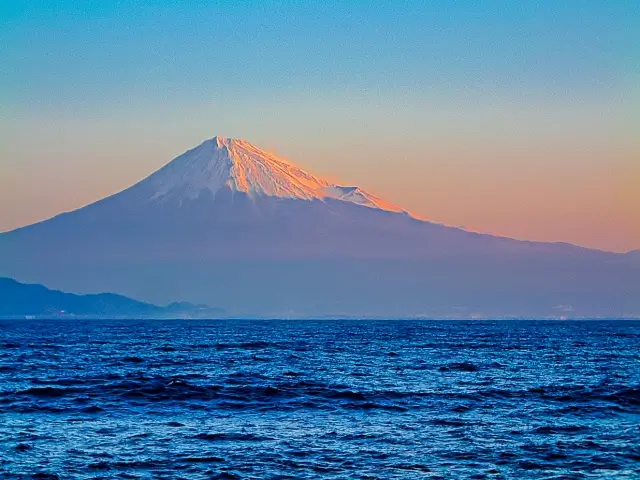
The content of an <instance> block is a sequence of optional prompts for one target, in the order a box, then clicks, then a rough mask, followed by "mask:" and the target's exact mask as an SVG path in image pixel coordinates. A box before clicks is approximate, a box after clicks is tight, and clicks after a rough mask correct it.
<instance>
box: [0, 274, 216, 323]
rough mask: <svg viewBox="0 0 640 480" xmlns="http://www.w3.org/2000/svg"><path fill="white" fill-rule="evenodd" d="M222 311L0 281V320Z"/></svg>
mask: <svg viewBox="0 0 640 480" xmlns="http://www.w3.org/2000/svg"><path fill="white" fill-rule="evenodd" d="M220 313H222V312H221V310H219V309H211V308H209V307H205V306H202V305H201V306H195V305H191V304H188V303H180V304H178V303H174V304H171V305H169V306H168V307H158V306H156V305H152V304H150V303H145V302H138V301H136V300H133V299H131V298H127V297H124V296H122V295H115V294H113V293H100V294H93V295H75V294H72V293H64V292H60V291H57V290H50V289H48V288H46V287H44V286H42V285H27V284H23V283H19V282H17V281H15V280H13V279H11V278H0V317H5V318H7V317H11V318H16V317H25V316H34V317H49V318H56V317H69V316H73V317H94V318H95V317H109V318H121V317H124V318H167V317H172V318H176V317H185V316H203V315H207V314H208V315H210V316H216V315H219V314H220Z"/></svg>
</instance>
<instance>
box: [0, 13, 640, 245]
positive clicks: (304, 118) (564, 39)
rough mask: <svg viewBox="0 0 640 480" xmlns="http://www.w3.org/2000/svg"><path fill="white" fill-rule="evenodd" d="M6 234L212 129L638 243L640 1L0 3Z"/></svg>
mask: <svg viewBox="0 0 640 480" xmlns="http://www.w3.org/2000/svg"><path fill="white" fill-rule="evenodd" d="M0 61H1V62H2V69H1V70H0V231H2V230H9V229H12V228H15V227H18V226H21V225H24V224H28V223H31V222H34V221H37V220H41V219H44V218H47V217H50V216H52V215H54V214H56V213H59V212H61V211H64V210H70V209H73V208H77V207H79V206H82V205H84V204H87V203H90V202H92V201H94V200H96V199H98V198H101V197H104V196H106V195H108V194H110V193H114V192H116V191H119V190H122V189H124V188H126V187H127V186H129V185H131V184H133V183H135V182H136V181H137V180H139V179H140V178H142V177H144V176H146V175H147V174H149V173H151V172H152V171H154V170H156V169H157V168H158V167H160V166H161V165H163V164H164V163H166V162H167V161H169V160H170V159H172V158H173V157H175V156H176V155H177V154H179V153H181V152H182V151H184V150H186V149H188V148H190V147H192V146H195V145H196V144H198V143H200V142H201V141H202V140H204V139H206V138H210V137H212V136H215V135H223V136H230V137H239V138H245V139H247V140H249V141H251V142H253V143H255V144H256V145H258V146H261V147H263V148H265V149H267V150H271V151H274V152H275V153H277V154H279V155H281V156H283V157H285V158H288V159H290V160H291V161H293V162H294V163H296V164H298V165H300V166H301V167H303V168H306V169H308V170H309V171H311V172H313V173H316V174H320V175H324V176H326V177H328V178H329V179H332V180H336V179H338V180H340V181H341V182H343V183H344V184H357V185H360V186H362V187H364V188H366V189H368V190H371V191H373V192H374V193H376V194H378V195H379V196H382V197H384V198H386V199H387V200H390V201H392V202H394V203H397V204H400V205H402V206H403V207H405V208H407V209H409V210H411V211H412V212H414V213H416V214H418V215H420V216H422V217H425V218H428V219H431V220H434V221H438V222H443V223H447V224H451V225H457V226H464V227H466V228H469V229H472V230H475V231H482V232H492V233H497V234H503V235H508V236H513V237H516V238H524V239H533V240H549V241H569V242H572V243H577V244H580V245H585V246H591V247H597V248H603V249H608V250H616V251H627V250H631V249H637V248H640V142H639V141H638V138H640V134H639V132H640V118H639V116H640V2H636V1H632V0H629V1H586V0H585V1H581V2H575V1H560V0H558V1H553V2H528V1H527V2H525V1H522V2H515V1H503V2H484V1H483V2H466V1H465V2H455V1H452V2H435V1H433V2H428V1H415V2H413V1H397V2H396V1H394V2H377V1H367V2H357V1H350V2H328V1H322V2H303V1H295V2H294V1H290V2H267V1H263V2H253V1H233V2H232V1H224V2H223V1H219V2H205V1H193V2H170V1H159V0H153V1H150V0H147V1H137V2H123V1H115V0H114V1H109V2H93V1H85V2H72V1H62V0H58V1H54V0H47V1H37V0H30V1H28V2H26V1H12V2H3V3H2V4H0Z"/></svg>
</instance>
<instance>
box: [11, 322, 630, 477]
mask: <svg viewBox="0 0 640 480" xmlns="http://www.w3.org/2000/svg"><path fill="white" fill-rule="evenodd" d="M603 477H609V478H640V323H639V322H622V321H621V322H422V321H370V322H364V321H323V322H311V321H309V322H305V321H298V322H294V321H290V322H287V321H162V322H160V321H142V322H141V321H88V322H87V321H46V322H40V321H38V322H34V321H18V322H0V478H42V479H47V478H187V479H191V478H194V479H197V478H226V479H233V478H255V479H262V478H336V479H338V478H340V479H342V478H362V479H374V478H383V479H386V478H476V479H481V478H518V479H526V478H567V479H569V478H603Z"/></svg>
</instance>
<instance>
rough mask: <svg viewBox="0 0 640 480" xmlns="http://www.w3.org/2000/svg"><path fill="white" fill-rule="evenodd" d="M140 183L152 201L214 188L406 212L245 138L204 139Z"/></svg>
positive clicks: (196, 195) (253, 194) (185, 195)
mask: <svg viewBox="0 0 640 480" xmlns="http://www.w3.org/2000/svg"><path fill="white" fill-rule="evenodd" d="M141 183H144V184H145V185H146V186H147V187H149V188H150V191H151V192H153V194H152V196H151V199H152V200H163V199H164V200H166V199H171V198H176V197H178V198H180V199H181V200H182V199H184V198H189V199H195V198H197V197H198V196H199V195H200V193H201V192H202V191H203V190H208V191H209V192H211V194H212V195H214V196H215V194H216V193H217V192H218V191H219V190H221V189H224V188H227V189H230V190H232V191H237V192H244V193H247V194H248V195H250V196H253V197H255V196H260V195H266V196H272V197H282V198H296V199H302V200H314V199H317V200H324V199H327V198H332V199H337V200H341V201H345V202H351V203H357V204H360V205H364V206H367V207H370V208H378V209H381V210H388V211H393V212H405V210H403V209H402V208H400V207H398V206H396V205H393V204H391V203H389V202H385V201H384V200H382V199H380V198H378V197H376V196H375V195H372V194H370V193H367V192H365V191H364V190H362V189H360V188H358V187H343V186H340V185H334V184H331V183H330V182H327V181H326V180H323V179H321V178H319V177H316V176H315V175H312V174H310V173H308V172H306V171H304V170H302V169H301V168H299V167H297V166H295V165H292V164H291V163H289V162H287V161H285V160H283V159H281V158H279V157H277V156H275V155H273V154H271V153H268V152H265V151H264V150H262V149H260V148H258V147H256V146H255V145H252V144H251V143H249V142H247V141H246V140H240V139H233V138H226V137H213V138H211V139H209V140H206V141H204V142H203V143H201V144H200V145H198V146H197V147H195V148H193V149H191V150H189V151H187V152H185V153H183V154H182V155H180V156H178V157H177V158H175V159H174V160H172V161H171V162H170V163H168V164H167V165H165V166H164V167H163V168H161V169H160V170H158V171H157V172H156V173H154V174H152V175H151V176H149V177H148V178H146V179H145V180H143V181H142V182H141Z"/></svg>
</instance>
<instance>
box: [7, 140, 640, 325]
mask: <svg viewBox="0 0 640 480" xmlns="http://www.w3.org/2000/svg"><path fill="white" fill-rule="evenodd" d="M0 274H3V275H8V276H13V277H15V278H20V279H23V280H28V281H38V282H46V283H48V284H51V285H55V286H56V287H59V288H65V289H69V290H74V291H87V290H88V291H97V290H99V291H105V290H108V291H117V292H122V293H126V294H128V295H132V296H135V297H136V298H143V299H145V300H148V301H153V302H156V303H166V302H167V301H169V299H172V298H185V299H187V300H189V301H192V302H198V303H200V302H204V303H210V304H224V305H225V306H228V307H229V308H230V309H232V312H233V313H237V314H242V313H256V314H263V315H275V316H305V315H323V314H341V313H344V314H349V315H358V314H365V315H368V316H385V315H386V316H395V315H414V314H424V315H437V316H463V317H466V316H473V315H476V314H477V315H486V316H491V315H499V316H503V315H508V316H547V315H552V316H553V315H558V316H561V315H563V314H564V313H566V310H567V308H566V306H567V305H568V306H570V311H571V312H572V315H578V316H615V315H630V314H635V313H636V312H640V295H637V294H638V293H640V271H639V268H638V264H637V262H632V261H629V257H628V256H625V255H619V254H614V253H608V252H601V251H597V250H590V249H585V248H581V247H576V246H573V245H568V244H562V243H557V244H553V243H541V242H523V241H517V240H513V239H509V238H502V237H495V236H491V235H481V234H477V233H472V232H468V231H465V230H461V229H457V228H451V227H447V226H444V225H440V224H436V223H431V222H426V221H422V220H418V219H416V218H414V217H412V216H411V215H410V214H408V213H407V212H406V211H404V210H403V209H401V208H400V207H396V206H395V205H393V204H390V203H388V202H385V201H384V200H382V199H379V198H377V197H375V196H374V195H372V194H370V193H368V192H365V191H363V190H362V189H359V188H358V187H344V186H340V185H332V184H330V183H329V182H326V181H324V180H322V179H320V178H318V177H315V176H313V175H311V174H309V173H307V172H305V171H304V170H302V169H300V168H298V167H295V166H293V165H290V164H289V163H287V162H285V161H283V160H281V159H278V158H277V157H275V156H273V155H271V154H268V153H265V152H263V151H261V150H260V149H258V148H257V147H254V146H253V145H251V144H249V143H248V142H245V141H242V140H230V139H223V138H219V137H215V138H213V139H211V140H208V141H205V142H204V143H203V144H201V145H200V146H198V147H196V148H194V149H192V150H189V151H188V152H186V153H185V154H183V155H181V156H179V157H177V158H176V159H175V160H173V161H172V162H170V163H169V164H167V165H165V166H164V167H163V168H161V169H160V170H158V171H157V172H155V173H154V174H152V175H150V176H149V177H147V178H146V179H144V180H142V181H141V182H139V183H137V184H136V185H134V186H133V187H131V188H128V189H126V190H124V191H123V192H120V193H118V194H116V195H113V196H111V197H108V198H106V199H103V200H101V201H99V202H96V203H94V204H92V205H89V206H87V207H84V208H82V209H79V210H76V211H74V212H70V213H66V214H63V215H59V216H57V217H55V218H53V219H50V220H48V221H45V222H41V223H38V224H35V225H31V226H28V227H24V228H21V229H18V230H15V231H13V232H9V233H6V234H2V235H0ZM83 289H86V290H83ZM559 306H560V307H559Z"/></svg>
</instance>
